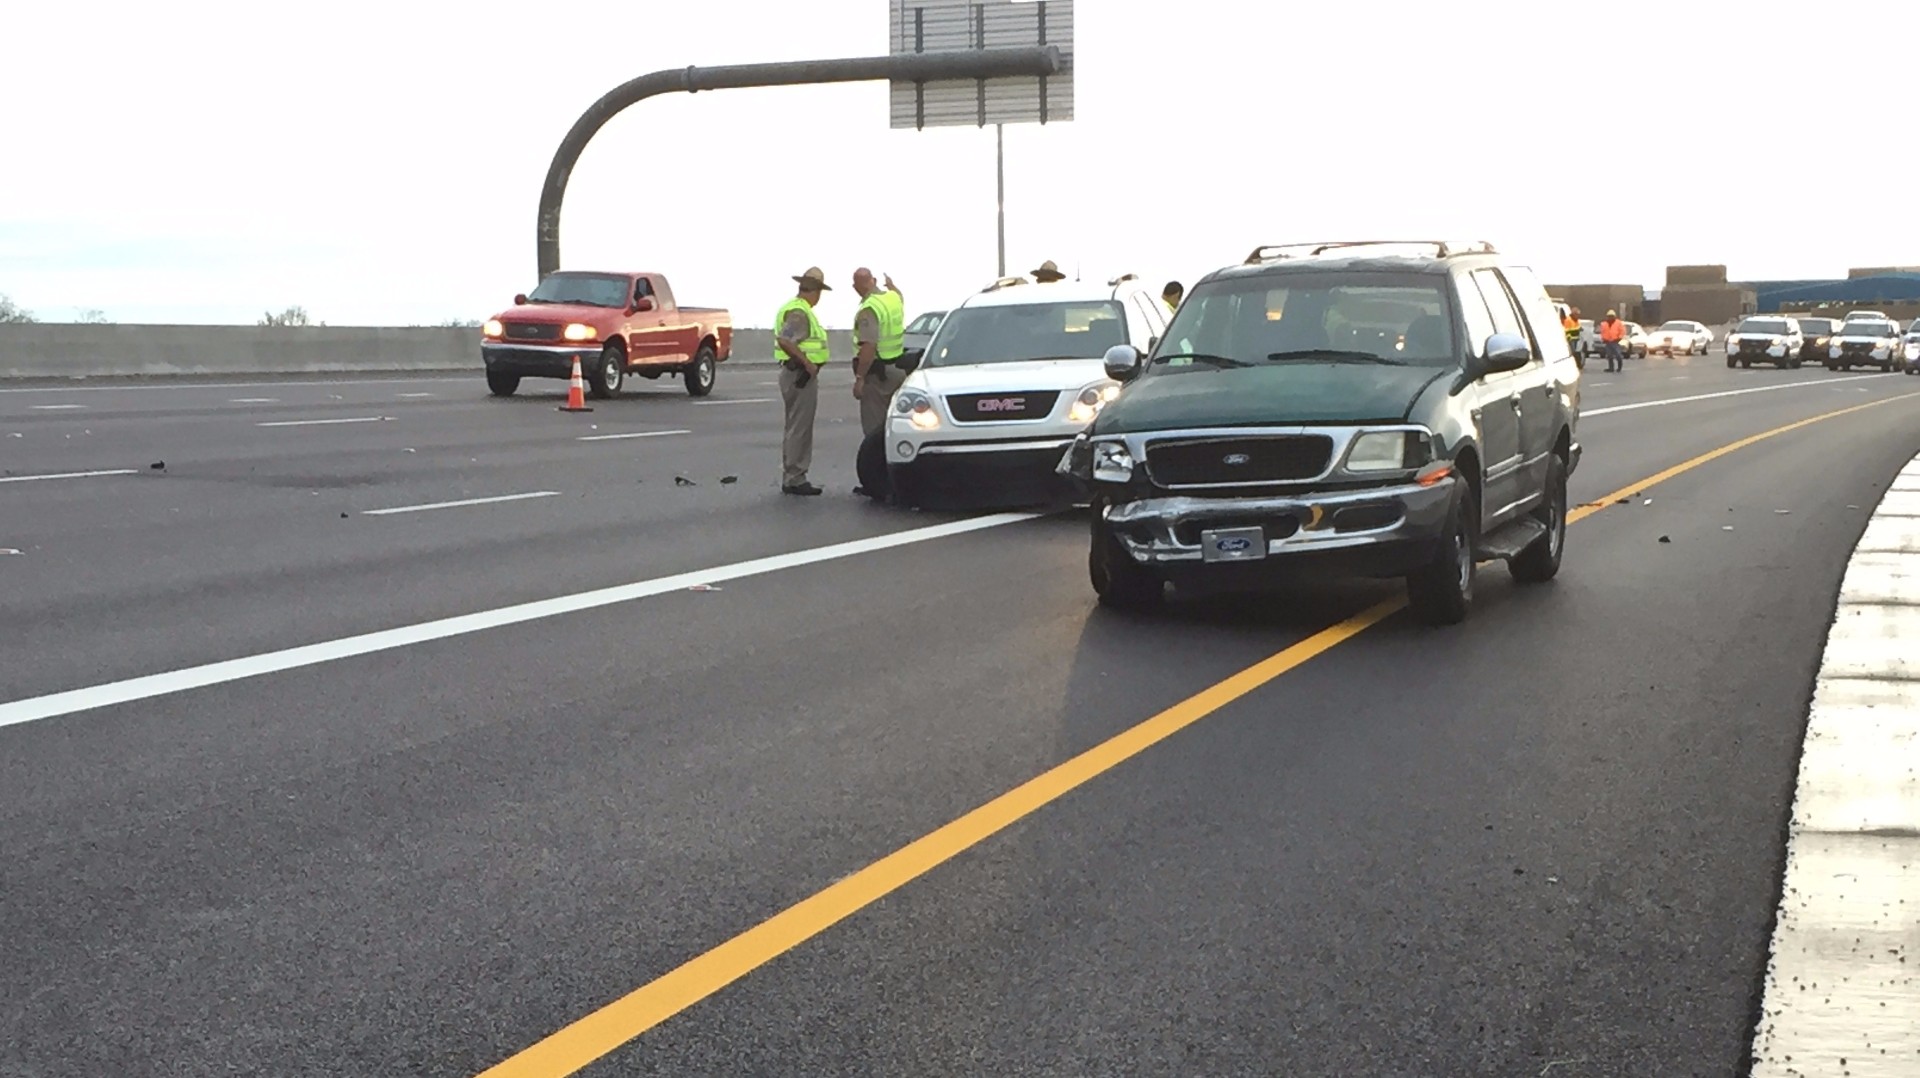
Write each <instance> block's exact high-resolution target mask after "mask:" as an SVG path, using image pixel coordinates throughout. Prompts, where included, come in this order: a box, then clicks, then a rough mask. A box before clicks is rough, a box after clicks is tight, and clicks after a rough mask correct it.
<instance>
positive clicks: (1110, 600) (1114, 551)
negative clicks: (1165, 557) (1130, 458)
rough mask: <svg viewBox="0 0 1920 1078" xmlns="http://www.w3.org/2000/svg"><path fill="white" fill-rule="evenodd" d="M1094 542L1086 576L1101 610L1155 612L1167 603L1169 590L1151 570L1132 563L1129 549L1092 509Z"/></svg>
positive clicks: (1097, 504)
mask: <svg viewBox="0 0 1920 1078" xmlns="http://www.w3.org/2000/svg"><path fill="white" fill-rule="evenodd" d="M1092 511H1093V536H1092V538H1093V542H1092V544H1091V547H1090V549H1089V550H1088V551H1087V576H1088V577H1089V578H1090V579H1091V580H1092V582H1093V592H1094V594H1095V595H1098V596H1099V597H1100V604H1101V605H1102V606H1110V607H1114V608H1116V609H1120V610H1152V609H1155V608H1157V607H1159V606H1160V605H1162V604H1163V603H1165V602H1166V597H1167V594H1166V587H1165V585H1164V583H1163V582H1162V581H1161V580H1160V578H1159V577H1158V576H1156V575H1155V574H1154V573H1153V572H1152V571H1151V570H1148V569H1147V568H1145V567H1143V566H1142V565H1141V564H1140V563H1139V562H1137V561H1134V560H1133V555H1131V554H1129V553H1127V549H1126V547H1124V546H1122V545H1121V544H1120V540H1119V538H1118V537H1117V536H1115V535H1114V534H1113V529H1111V528H1109V527H1107V522H1106V521H1105V520H1102V519H1101V518H1100V505H1099V503H1097V502H1096V503H1095V504H1094V506H1093V510H1092Z"/></svg>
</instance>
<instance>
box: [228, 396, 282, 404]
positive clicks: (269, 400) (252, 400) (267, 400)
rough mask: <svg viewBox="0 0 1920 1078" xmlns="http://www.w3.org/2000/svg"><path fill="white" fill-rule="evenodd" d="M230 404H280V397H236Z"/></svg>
mask: <svg viewBox="0 0 1920 1078" xmlns="http://www.w3.org/2000/svg"><path fill="white" fill-rule="evenodd" d="M227 403H228V404H279V403H280V398H279V397H235V398H234V399H233V400H230V401H228V402H227Z"/></svg>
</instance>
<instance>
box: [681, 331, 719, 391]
mask: <svg viewBox="0 0 1920 1078" xmlns="http://www.w3.org/2000/svg"><path fill="white" fill-rule="evenodd" d="M719 363H720V360H719V358H718V357H717V356H715V355H714V351H713V345H710V344H703V345H701V346H700V350H699V351H698V352H695V353H694V354H693V362H692V363H689V364H687V369H686V373H685V374H684V375H682V381H684V382H686V383H687V396H689V397H704V396H706V395H707V394H709V393H711V392H713V383H714V378H715V376H716V375H717V374H718V373H719V372H718V370H717V368H718V366H719Z"/></svg>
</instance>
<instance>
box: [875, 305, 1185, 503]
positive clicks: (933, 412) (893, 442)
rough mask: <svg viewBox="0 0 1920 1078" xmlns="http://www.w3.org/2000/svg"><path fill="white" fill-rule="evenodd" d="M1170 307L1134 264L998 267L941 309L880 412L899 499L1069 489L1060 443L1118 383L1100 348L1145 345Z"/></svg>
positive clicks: (1014, 495)
mask: <svg viewBox="0 0 1920 1078" xmlns="http://www.w3.org/2000/svg"><path fill="white" fill-rule="evenodd" d="M1169 313H1170V312H1168V310H1167V306H1166V303H1165V302H1164V301H1162V300H1161V299H1160V297H1159V296H1157V295H1155V294H1154V293H1153V292H1152V291H1150V290H1149V289H1147V288H1146V287H1144V286H1143V285H1142V284H1141V283H1140V281H1139V280H1138V278H1136V277H1135V276H1133V275H1132V274H1128V275H1127V276H1124V277H1120V278H1117V279H1115V280H1111V281H1107V282H1106V283H1104V284H1088V283H1081V282H1077V281H1054V282H1048V283H1041V284H1035V283H1032V282H1030V281H1028V280H1027V279H1026V278H1024V277H1008V278H1002V279H1001V280H999V281H996V282H994V283H993V284H992V285H991V286H989V287H987V288H986V289H984V290H983V291H981V292H979V293H977V294H975V295H973V296H969V297H968V298H967V299H966V301H965V302H963V303H961V304H959V305H958V306H956V307H954V308H953V309H952V310H950V311H948V312H947V315H946V317H945V318H944V319H943V320H942V321H941V323H940V328H939V330H938V331H936V332H935V333H934V335H933V339H932V340H931V341H929V342H928V344H927V348H926V352H925V354H924V355H923V356H922V357H921V359H920V362H919V365H918V367H917V368H916V369H915V370H914V372H913V373H912V374H910V375H908V376H907V378H906V380H905V381H904V382H902V383H901V386H900V389H899V391H898V392H897V393H895V394H894V398H893V406H892V408H891V409H890V410H889V411H888V413H887V425H886V430H885V432H884V434H885V442H886V462H887V480H888V482H887V486H888V491H889V499H890V500H891V501H892V502H893V503H894V504H896V505H905V506H920V505H930V504H936V503H937V504H942V505H949V506H958V505H965V506H968V507H979V506H985V505H994V506H1018V505H1036V504H1043V503H1047V502H1051V501H1054V500H1056V499H1058V498H1059V497H1060V496H1061V495H1062V494H1063V493H1064V492H1065V490H1066V487H1065V486H1064V483H1063V481H1062V480H1061V479H1060V477H1059V476H1058V475H1056V474H1055V471H1054V466H1055V465H1056V464H1058V463H1059V460H1060V454H1061V453H1062V452H1063V451H1064V450H1065V449H1066V447H1067V446H1068V445H1069V444H1070V443H1071V442H1072V441H1073V439H1074V436H1075V435H1077V434H1079V433H1080V432H1081V431H1083V430H1085V429H1086V427H1087V425H1088V424H1089V423H1092V422H1093V418H1094V417H1095V416H1097V415H1099V414H1100V410H1101V409H1102V408H1104V407H1106V404H1107V402H1108V401H1111V400H1113V399H1114V397H1116V396H1118V395H1119V393H1120V383H1119V382H1116V381H1114V380H1113V379H1112V378H1109V377H1108V376H1107V372H1106V367H1105V364H1104V362H1103V359H1104V357H1105V356H1106V353H1107V350H1108V349H1109V348H1112V347H1113V346H1115V345H1119V344H1130V345H1133V346H1134V347H1135V348H1138V349H1140V350H1141V351H1143V352H1144V351H1148V350H1150V349H1152V348H1153V346H1154V345H1155V344H1157V343H1158V342H1159V338H1160V335H1161V334H1162V333H1164V332H1166V327H1167V317H1168V314H1169Z"/></svg>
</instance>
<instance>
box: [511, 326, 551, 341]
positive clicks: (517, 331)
mask: <svg viewBox="0 0 1920 1078" xmlns="http://www.w3.org/2000/svg"><path fill="white" fill-rule="evenodd" d="M507 339H508V340H510V341H557V340H559V339H560V327H559V326H557V325H543V324H541V323H539V322H508V323H507Z"/></svg>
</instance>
